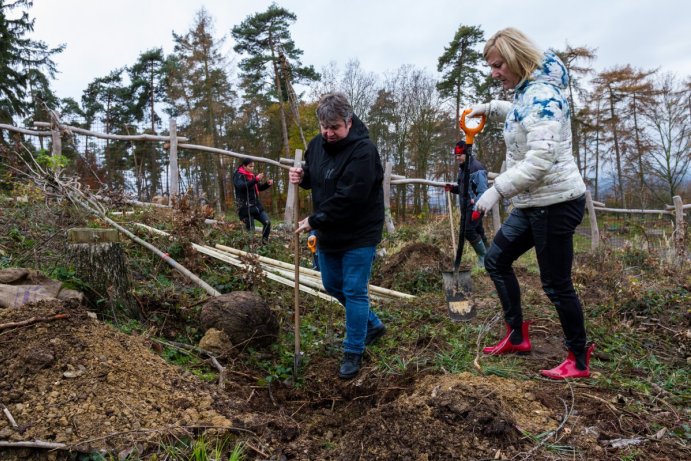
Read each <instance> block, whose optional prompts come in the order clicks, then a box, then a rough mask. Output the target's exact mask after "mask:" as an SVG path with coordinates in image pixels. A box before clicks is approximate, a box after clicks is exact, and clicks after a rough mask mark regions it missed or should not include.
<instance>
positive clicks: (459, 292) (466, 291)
mask: <svg viewBox="0 0 691 461" xmlns="http://www.w3.org/2000/svg"><path fill="white" fill-rule="evenodd" d="M442 280H443V283H444V294H445V295H446V302H447V303H448V307H449V317H450V318H451V320H453V321H455V322H461V321H468V320H471V319H472V318H474V317H475V305H474V304H472V303H471V302H470V299H469V298H470V296H469V295H470V291H471V289H472V281H471V278H470V270H459V271H455V272H442Z"/></svg>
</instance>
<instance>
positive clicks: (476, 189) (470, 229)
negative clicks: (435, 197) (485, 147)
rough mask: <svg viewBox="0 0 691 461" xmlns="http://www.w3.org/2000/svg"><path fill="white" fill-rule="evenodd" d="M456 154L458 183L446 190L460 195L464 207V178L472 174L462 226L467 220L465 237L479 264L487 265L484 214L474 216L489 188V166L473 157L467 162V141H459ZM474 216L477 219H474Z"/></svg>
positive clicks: (445, 187)
mask: <svg viewBox="0 0 691 461" xmlns="http://www.w3.org/2000/svg"><path fill="white" fill-rule="evenodd" d="M454 155H455V156H456V161H457V162H458V176H457V178H456V184H446V185H445V186H444V190H446V191H447V192H452V193H454V194H458V195H459V199H458V201H459V208H462V207H463V196H462V191H463V180H464V178H465V175H466V174H469V175H470V182H469V187H468V195H469V197H468V202H467V204H466V209H465V210H463V211H462V212H461V226H463V223H464V222H465V239H466V240H467V241H468V242H470V245H471V246H472V247H473V250H475V253H476V254H477V261H478V265H479V266H481V267H483V268H484V267H485V254H486V253H487V237H486V236H485V229H484V228H483V227H482V215H479V214H476V216H473V211H474V209H475V203H476V202H477V201H478V199H479V198H480V197H481V196H482V194H483V193H484V192H485V191H486V190H487V168H485V166H484V165H483V164H482V163H480V161H479V160H478V159H476V158H475V157H473V160H472V161H471V162H470V165H467V164H466V153H465V141H458V142H457V143H456V146H455V147H454ZM473 217H474V218H475V219H473Z"/></svg>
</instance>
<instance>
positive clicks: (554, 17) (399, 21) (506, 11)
mask: <svg viewBox="0 0 691 461" xmlns="http://www.w3.org/2000/svg"><path fill="white" fill-rule="evenodd" d="M271 3H272V2H271V1H265V0H206V1H192V0H108V1H106V0H34V6H33V8H32V9H31V10H30V14H31V16H32V17H33V18H35V19H36V23H35V31H34V34H33V35H32V38H35V39H39V40H43V41H45V42H46V43H47V44H48V45H49V46H57V45H59V44H62V43H64V44H66V45H67V47H66V49H65V51H64V52H63V53H62V54H60V55H58V56H56V57H55V61H56V63H57V65H58V70H59V71H60V74H59V75H58V79H57V81H56V82H55V84H54V86H55V89H56V92H57V94H58V96H59V97H73V98H75V99H77V100H79V98H81V94H82V91H83V90H84V89H85V88H86V86H87V85H88V84H89V83H90V82H91V81H92V80H94V79H95V78H97V77H102V76H105V75H106V74H108V73H109V72H110V71H112V70H114V69H116V68H119V67H123V66H127V65H131V64H133V63H134V62H135V61H136V59H137V57H138V56H139V54H140V53H141V52H143V51H146V50H148V49H151V48H158V47H162V48H163V50H164V52H165V53H166V54H167V53H170V52H171V51H172V48H173V40H172V34H171V32H173V31H175V32H176V33H178V34H183V33H186V32H187V31H188V30H189V29H190V28H191V27H192V25H193V24H194V18H195V14H196V12H197V11H199V9H200V8H201V7H202V6H203V7H205V8H206V9H207V11H208V12H209V13H210V15H211V17H212V18H214V20H215V23H214V26H215V36H216V37H221V36H223V35H225V36H227V40H226V45H225V50H226V51H227V54H228V57H229V58H230V59H234V60H235V61H237V56H236V55H235V54H234V53H233V52H232V46H233V40H232V37H231V35H230V30H231V29H232V27H233V26H235V25H238V24H239V23H240V22H242V21H243V20H244V19H245V18H246V17H247V16H248V15H252V14H254V13H257V12H262V11H265V10H266V8H267V7H268V6H269V5H270V4H271ZM276 3H277V4H278V5H279V6H282V7H284V8H286V9H287V10H289V11H291V12H292V13H294V14H295V15H296V16H297V21H296V22H295V23H294V24H293V26H292V27H291V29H290V30H291V33H292V36H293V39H294V41H295V43H296V45H297V47H298V48H300V49H302V50H303V51H304V54H303V57H302V62H303V64H306V65H310V64H311V65H313V66H314V67H315V68H316V69H317V70H321V68H322V67H323V66H326V65H327V64H328V63H329V62H331V61H335V62H336V63H337V64H338V66H339V68H340V69H343V66H344V64H345V63H346V62H347V61H348V60H350V59H353V58H356V59H358V60H359V61H360V64H361V68H362V69H363V70H364V71H369V72H375V73H377V74H379V75H383V74H384V73H385V72H387V71H393V70H395V69H397V68H398V67H400V66H401V65H403V64H412V65H414V66H416V67H418V68H425V69H427V70H428V71H429V72H431V73H433V74H434V75H437V73H436V65H437V59H438V57H439V56H440V55H441V54H442V53H443V50H444V47H445V46H447V45H448V44H449V42H450V41H451V39H452V38H453V36H454V33H455V32H456V30H457V29H458V26H459V25H461V24H463V25H468V26H479V27H480V28H481V29H482V30H483V31H484V32H485V36H486V37H489V36H490V35H491V34H493V33H494V32H496V31H497V30H499V29H501V28H504V27H508V26H513V27H517V28H519V29H521V30H523V31H524V32H525V33H526V34H527V35H528V36H530V37H531V38H532V39H533V40H534V41H535V42H536V43H537V45H538V46H540V47H541V48H548V47H553V48H557V49H563V48H565V46H566V44H567V43H568V44H569V45H571V46H573V47H577V46H587V47H589V48H595V49H596V54H597V60H596V61H595V62H594V63H593V67H594V68H595V69H596V70H598V71H601V70H605V69H610V68H612V67H614V66H618V65H625V64H631V65H633V66H635V67H637V68H641V69H653V68H657V67H660V68H661V69H662V70H663V71H670V72H674V73H676V74H677V75H678V76H679V77H681V78H684V77H687V76H689V75H691V39H689V36H691V27H689V23H690V19H689V18H691V2H689V1H683V0H581V1H578V2H556V1H554V0H521V1H520V2H518V1H515V0H474V1H470V0H350V1H347V0H283V1H276ZM519 5H520V6H519Z"/></svg>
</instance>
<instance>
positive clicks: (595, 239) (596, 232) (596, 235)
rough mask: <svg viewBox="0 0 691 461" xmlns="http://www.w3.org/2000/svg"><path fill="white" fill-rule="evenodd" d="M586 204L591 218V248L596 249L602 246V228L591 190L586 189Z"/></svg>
mask: <svg viewBox="0 0 691 461" xmlns="http://www.w3.org/2000/svg"><path fill="white" fill-rule="evenodd" d="M585 206H586V208H588V217H589V218H590V248H591V249H592V250H596V249H597V248H598V247H599V246H600V228H599V227H598V226H597V216H596V215H595V205H594V204H593V198H592V197H591V195H590V191H589V190H587V191H585Z"/></svg>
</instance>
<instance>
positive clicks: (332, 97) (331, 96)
mask: <svg viewBox="0 0 691 461" xmlns="http://www.w3.org/2000/svg"><path fill="white" fill-rule="evenodd" d="M352 118H353V106H351V105H350V102H348V97H347V96H346V95H345V93H341V92H335V93H326V94H325V95H323V96H322V97H321V98H320V99H319V105H318V106H317V119H318V120H319V123H333V122H339V121H341V120H343V121H345V122H349V121H350V120H352Z"/></svg>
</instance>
